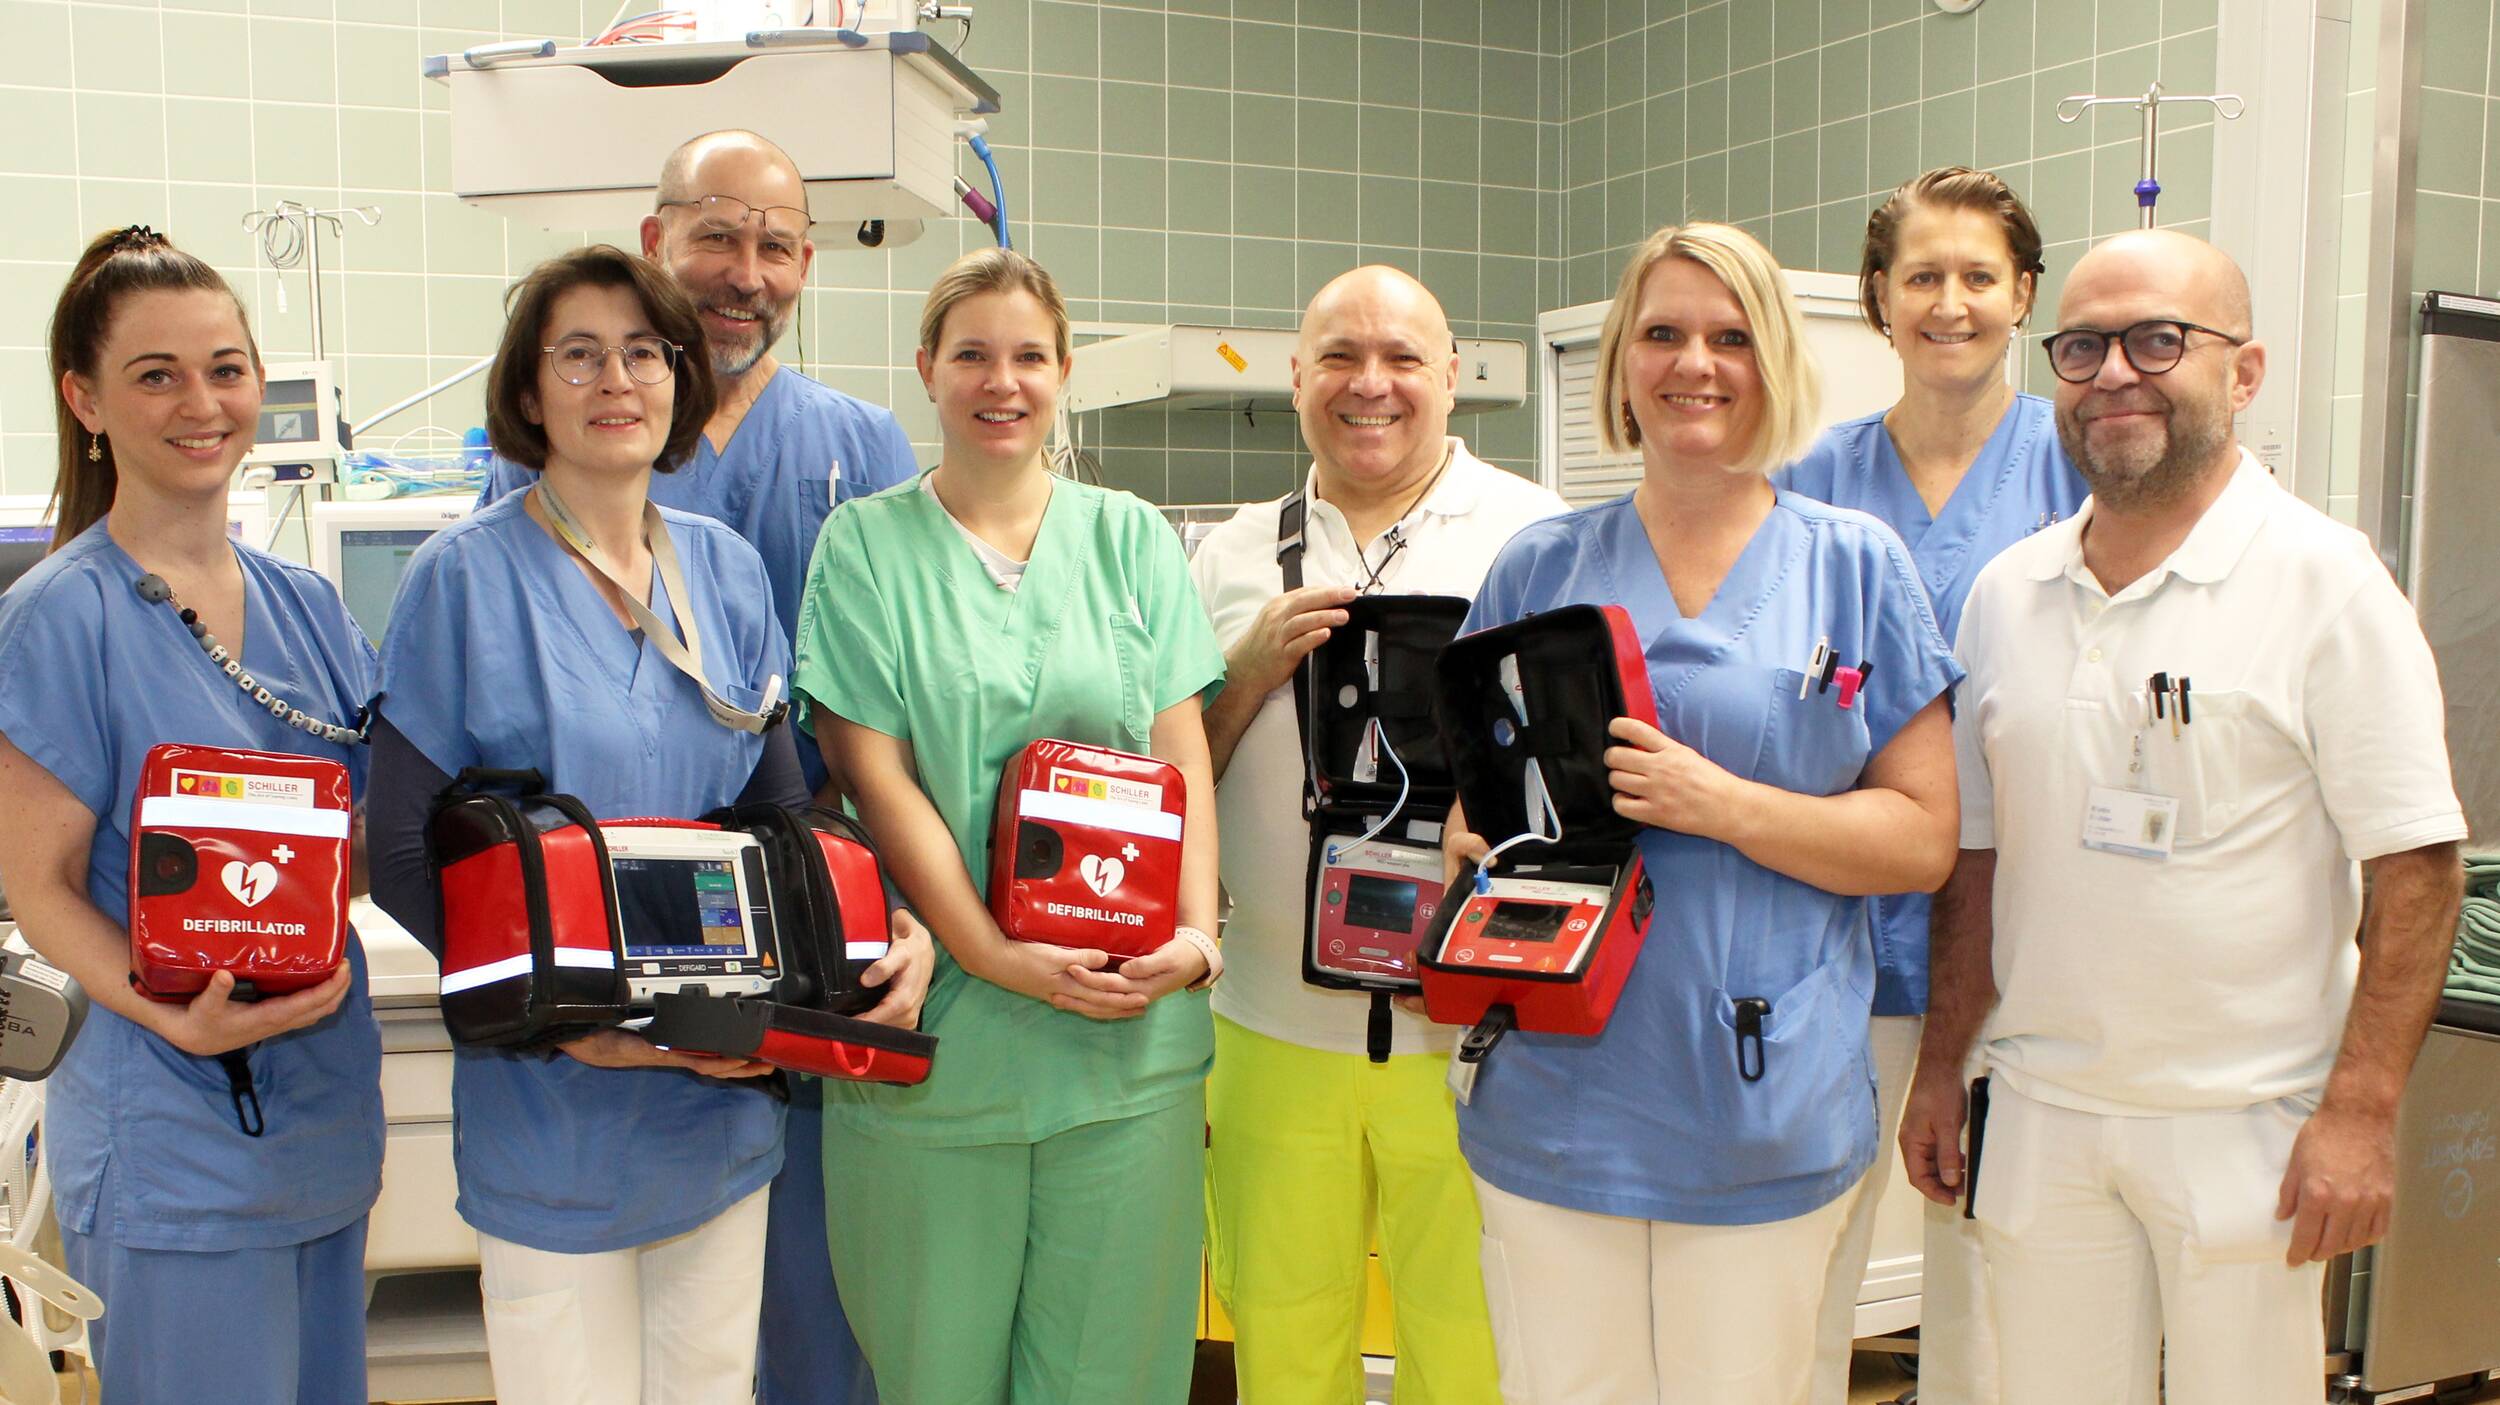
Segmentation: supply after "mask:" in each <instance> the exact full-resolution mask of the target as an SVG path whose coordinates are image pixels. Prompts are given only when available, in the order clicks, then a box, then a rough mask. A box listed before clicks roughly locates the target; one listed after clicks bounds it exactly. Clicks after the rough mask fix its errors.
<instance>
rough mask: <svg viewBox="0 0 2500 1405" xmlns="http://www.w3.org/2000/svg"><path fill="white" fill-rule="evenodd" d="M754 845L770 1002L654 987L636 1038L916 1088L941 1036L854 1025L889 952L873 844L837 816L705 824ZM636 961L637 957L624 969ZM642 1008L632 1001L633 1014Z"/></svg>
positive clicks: (762, 808) (764, 816)
mask: <svg viewBox="0 0 2500 1405" xmlns="http://www.w3.org/2000/svg"><path fill="white" fill-rule="evenodd" d="M708 818H709V819H710V820H711V821H712V822H714V823H717V824H719V825H720V826H722V829H723V831H724V832H735V833H739V834H741V835H743V837H745V838H747V839H749V840H751V841H753V843H754V844H755V845H756V850H757V852H759V853H760V854H761V855H762V858H763V867H764V872H765V875H766V883H765V891H766V893H767V894H768V896H769V897H770V899H771V902H770V904H769V907H768V914H769V919H770V920H769V923H768V930H770V931H771V932H772V933H773V934H774V940H773V943H772V946H773V950H774V952H775V953H776V954H777V955H778V958H779V959H778V961H777V963H776V966H775V970H774V979H773V981H772V984H771V986H770V988H769V990H768V991H765V992H762V993H738V992H726V993H724V992H722V991H719V990H717V989H708V988H702V987H696V988H688V987H687V986H684V985H679V986H677V987H675V988H674V989H657V988H655V989H654V990H653V992H652V994H651V996H650V1005H651V1010H652V1016H651V1021H650V1023H649V1024H647V1025H645V1026H644V1027H643V1030H642V1033H643V1036H644V1037H645V1038H647V1039H649V1040H651V1041H652V1042H653V1043H655V1044H664V1045H666V1046H668V1047H669V1048H672V1049H687V1050H700V1051H702V1052H704V1053H709V1054H727V1055H734V1056H737V1057H742V1058H751V1059H761V1060H762V1061H764V1062H765V1063H769V1064H773V1065H775V1066H776V1067H780V1068H786V1069H792V1070H794V1071H797V1072H800V1073H812V1074H815V1075H817V1076H819V1077H822V1078H842V1079H849V1080H851V1081H854V1082H862V1083H899V1084H911V1083H918V1082H920V1081H922V1080H923V1079H925V1078H927V1077H928V1076H929V1067H930V1061H931V1060H932V1059H934V1058H935V1057H936V1055H937V1036H936V1035H933V1034H927V1033H923V1032H922V1031H919V1030H916V1029H896V1028H894V1027H892V1026H890V1025H881V1024H873V1023H871V1022H869V1021H867V1020H864V1019H860V1018H858V1015H859V1014H860V1012H862V1011H864V1010H867V1009H869V1008H870V1007H871V1006H874V1005H875V1004H876V1003H877V1001H878V999H879V998H880V997H881V996H882V995H883V994H884V992H883V991H882V990H881V989H880V988H879V987H876V986H872V985H868V984H866V982H865V981H864V980H863V977H864V976H865V975H866V974H867V971H868V968H869V967H871V966H873V965H875V964H876V963H877V962H879V961H881V960H884V959H885V956H886V954H887V953H888V952H889V951H890V950H891V949H892V946H893V938H892V930H893V929H892V917H891V915H890V908H889V907H888V905H887V901H886V892H885V881H884V878H883V875H882V870H881V867H880V865H879V864H878V861H877V852H876V847H875V845H873V844H871V843H870V842H869V839H868V832H867V831H866V830H864V829H862V828H860V826H859V824H858V822H857V821H855V820H853V819H851V818H850V817H849V816H848V815H844V814H842V813H840V812H838V811H833V810H827V809H822V808H812V809H809V810H808V811H806V812H805V813H800V812H798V811H794V810H789V809H786V808H784V807H782V806H779V805H768V804H749V805H735V806H731V807H729V808H727V809H725V810H719V811H715V812H714V813H713V814H712V815H711V816H709V817H708ZM632 961H633V955H632V951H631V949H630V948H629V949H628V952H627V962H628V964H629V965H630V964H631V963H632ZM639 1003H640V1002H637V1004H638V1005H639Z"/></svg>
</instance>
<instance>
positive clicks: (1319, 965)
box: [1293, 595, 1467, 1059]
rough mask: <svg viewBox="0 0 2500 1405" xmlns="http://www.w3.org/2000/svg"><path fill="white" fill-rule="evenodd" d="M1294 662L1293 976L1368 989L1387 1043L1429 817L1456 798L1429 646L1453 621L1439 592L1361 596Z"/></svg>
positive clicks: (1409, 954) (1378, 1036)
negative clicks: (1298, 788) (1297, 873)
mask: <svg viewBox="0 0 2500 1405" xmlns="http://www.w3.org/2000/svg"><path fill="white" fill-rule="evenodd" d="M1345 608H1346V617H1347V618H1346V622H1345V623H1344V624H1343V625H1341V626H1339V627H1337V628H1336V629H1335V630H1333V631H1331V633H1330V635H1329V638H1328V640H1327V641H1326V642H1325V643H1323V644H1321V645H1320V646H1319V648H1317V649H1315V650H1313V651H1312V652H1311V654H1310V656H1309V657H1308V658H1307V659H1306V660H1305V661H1304V663H1303V666H1302V667H1301V668H1300V669H1299V670H1297V671H1296V673H1295V676H1294V683H1293V686H1294V688H1295V690H1296V692H1295V699H1294V701H1295V711H1296V712H1297V714H1298V715H1299V720H1300V723H1301V727H1302V754H1303V759H1304V766H1305V775H1304V779H1303V809H1304V812H1305V814H1306V815H1307V816H1308V818H1309V821H1310V827H1311V844H1310V860H1309V863H1308V865H1307V868H1306V871H1305V874H1304V882H1303V897H1304V916H1305V920H1304V923H1303V943H1302V978H1303V979H1304V980H1305V981H1307V982H1308V983H1310V984H1312V985H1315V986H1320V987H1323V988H1325V989H1330V990H1368V991H1371V992H1373V993H1374V994H1375V996H1376V997H1377V998H1376V999H1375V1000H1374V1002H1373V1003H1374V1009H1373V1012H1372V1019H1371V1029H1370V1034H1369V1045H1370V1050H1371V1053H1372V1056H1373V1057H1374V1058H1375V1059H1386V1058H1387V1057H1388V1052H1389V1022H1388V1021H1389V1014H1388V996H1389V995H1390V994H1392V993H1397V992H1410V991H1414V990H1416V989H1418V988H1419V984H1420V977H1419V973H1418V971H1417V969H1416V966H1415V946H1416V943H1417V942H1418V941H1419V940H1421V939H1422V937H1423V934H1424V933H1425V932H1426V931H1427V930H1429V929H1430V927H1431V925H1432V920H1433V915H1434V913H1435V912H1436V911H1437V910H1438V908H1439V905H1440V900H1441V891H1442V882H1441V825H1442V821H1443V820H1444V819H1446V818H1447V817H1448V815H1449V810H1450V802H1451V800H1452V799H1453V798H1454V797H1455V796H1456V794H1457V789H1456V782H1455V780H1454V779H1453V777H1452V775H1451V772H1450V763H1449V754H1448V752H1447V751H1446V750H1445V749H1444V748H1443V746H1442V743H1441V734H1440V729H1439V727H1438V726H1437V725H1436V724H1435V722H1434V720H1433V702H1432V699H1433V692H1434V690H1435V687H1436V686H1437V684H1436V679H1437V674H1436V673H1435V671H1434V665H1435V662H1436V660H1437V659H1438V658H1439V657H1440V653H1441V649H1442V647H1443V646H1444V645H1446V644H1448V643H1449V641H1450V640H1451V639H1452V638H1454V637H1456V635H1457V634H1458V629H1459V626H1460V624H1461V623H1463V622H1464V621H1465V620H1466V618H1467V602H1466V601H1464V600H1461V599H1459V598H1457V597H1455V596H1448V595H1365V596H1359V597H1357V598H1356V599H1354V600H1353V601H1351V602H1350V603H1348V604H1347V606H1346V607H1345Z"/></svg>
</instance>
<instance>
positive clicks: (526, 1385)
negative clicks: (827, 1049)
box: [373, 246, 930, 1405]
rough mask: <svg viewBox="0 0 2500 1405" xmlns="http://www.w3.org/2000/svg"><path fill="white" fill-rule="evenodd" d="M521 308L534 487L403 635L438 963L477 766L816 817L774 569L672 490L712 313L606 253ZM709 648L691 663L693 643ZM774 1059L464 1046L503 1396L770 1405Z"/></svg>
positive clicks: (511, 422)
mask: <svg viewBox="0 0 2500 1405" xmlns="http://www.w3.org/2000/svg"><path fill="white" fill-rule="evenodd" d="M508 301H509V306H510V309H511V312H510V320H509V324H508V325H507V327H506V328H505V332H504V338H503V344H502V346H501V347H500V348H499V349H498V350H497V352H496V356H495V363H494V368H493V370H492V371H491V372H490V380H489V382H488V390H487V412H486V414H487V428H488V432H489V435H490V436H491V438H492V439H493V441H494V445H495V449H496V451H497V452H498V453H500V454H502V455H503V456H504V457H506V458H508V459H511V460H513V461H515V462H518V463H522V464H525V465H528V466H530V467H531V468H534V469H536V470H537V472H538V478H537V481H536V482H535V483H534V484H533V485H532V487H531V489H530V490H529V491H527V492H523V493H515V494H513V495H511V496H509V497H506V498H504V499H502V500H500V501H498V502H496V503H494V504H492V505H490V506H488V507H485V508H482V509H480V510H479V511H478V512H477V513H476V514H475V515H474V516H471V517H470V518H468V519H467V520H465V521H463V522H461V523H459V524H458V525H456V526H453V527H450V528H447V529H446V530H444V531H443V532H441V533H439V534H437V535H436V536H435V537H434V538H433V539H432V540H431V541H429V542H428V543H427V544H426V545H425V547H424V548H423V549H421V550H420V551H419V552H418V554H417V557H416V559H415V560H414V561H412V562H410V563H409V567H408V574H407V577H406V579H405V580H404V581H403V582H402V584H401V586H400V593H399V599H398V601H397V603H396V604H395V605H394V606H393V607H392V611H391V625H390V632H389V634H388V636H387V637H386V638H385V640H384V642H383V650H382V686H383V695H384V701H383V704H382V709H381V710H382V718H381V721H380V722H379V723H378V724H377V726H376V737H375V755H374V768H375V769H374V792H375V810H374V819H373V842H374V852H375V866H376V881H375V884H374V894H375V897H376V899H377V900H379V901H380V902H381V903H382V905H383V907H384V908H385V909H386V910H388V911H389V912H390V913H391V914H392V915H393V916H395V917H397V918H398V919H399V920H400V921H401V922H402V923H404V924H406V926H407V927H408V929H409V930H410V931H411V932H413V933H415V934H416V935H417V937H418V939H419V940H421V941H424V942H426V943H427V944H428V945H429V946H431V947H433V948H434V949H435V950H437V951H439V950H440V949H441V934H440V933H439V932H436V931H435V930H434V921H435V903H434V897H433V891H432V885H431V880H430V879H429V877H428V875H427V870H426V865H425V858H424V827H425V817H426V808H427V802H428V800H429V799H430V797H432V796H433V795H434V794H435V793H437V792H438V791H439V790H440V789H441V788H442V787H443V786H444V785H445V784H446V782H447V778H449V777H451V776H454V775H457V774H458V773H459V772H460V771H461V770H463V769H464V768H467V767H472V766H478V767H491V768H498V769H514V770H518V769H529V770H535V771H537V772H538V773H539V774H540V775H542V776H543V777H544V778H545V781H546V784H547V786H548V788H549V789H550V790H553V791H557V792H561V793H564V794H568V795H572V796H574V797H576V798H578V799H580V800H581V801H582V802H583V803H584V804H585V805H587V806H588V807H589V808H590V810H591V811H592V813H594V814H596V815H598V816H600V817H602V818H613V817H622V816H630V815H660V816H674V817H683V818H693V817H696V816H700V815H702V814H704V813H705V812H707V811H710V810H712V809H715V808H717V807H720V806H723V805H727V804H730V803H732V802H733V801H771V802H774V803H778V804H784V805H790V806H794V807H795V806H804V805H805V804H806V803H807V800H808V795H807V788H806V785H805V783H804V782H803V781H802V779H801V778H800V773H799V766H798V755H797V752H796V751H795V749H794V748H793V746H792V743H791V738H790V732H789V729H788V728H787V727H786V726H784V725H782V724H781V723H780V722H779V720H778V716H777V714H776V712H775V711H774V710H773V709H772V698H773V695H774V694H775V693H777V692H779V691H780V690H782V689H783V687H784V686H785V684H784V681H783V680H785V679H786V678H787V676H788V674H789V672H790V649H789V645H788V643H787V641H786V640H785V639H784V637H783V635H782V633H781V629H780V626H779V624H778V623H777V622H776V620H775V618H774V616H773V612H772V593H771V590H770V588H769V586H768V585H767V583H766V581H765V576H764V566H763V562H762V560H761V558H760V557H758V556H757V554H756V552H755V549H754V548H753V547H752V546H749V545H748V544H747V543H746V542H745V541H744V540H743V539H741V538H740V537H739V536H738V535H737V533H736V532H734V531H733V530H731V529H730V528H728V527H726V526H723V525H722V524H720V523H718V522H715V521H713V520H711V519H710V518H706V517H698V516H694V515H692V514H688V513H680V512H675V511H670V510H667V509H663V508H659V507H656V506H654V505H653V504H652V503H651V501H650V483H651V475H652V474H653V473H654V472H662V471H666V470H668V469H670V468H672V467H674V466H675V465H677V464H680V463H682V462H684V461H685V459H686V456H687V454H688V453H689V452H690V450H691V448H692V446H693V443H694V439H695V436H696V435H698V434H699V433H701V432H702V428H703V423H704V420H705V419H706V418H707V417H708V416H709V414H710V413H711V410H712V406H713V400H714V396H715V386H714V381H713V377H712V371H711V367H710V365H709V362H708V360H707V358H706V357H705V355H704V348H703V333H702V328H701V326H700V324H699V323H698V322H697V320H696V313H695V308H694V305H693V303H692V302H691V301H690V300H689V299H688V297H687V296H686V294H685V293H684V292H683V291H682V290H680V289H679V288H678V286H677V285H676V283H675V282H673V281H672V280H671V279H670V278H669V277H668V275H667V274H666V273H665V272H663V271H662V270H661V269H660V268H659V267H658V266H657V265H654V264H651V263H649V262H647V261H645V260H643V259H639V258H636V257H633V256H631V255H628V254H625V253H623V252H621V251H619V250H616V249H613V248H608V247H605V246H596V247H592V248H586V249H580V250H576V251H574V252H572V253H569V254H565V255H562V256H559V257H557V258H554V259H550V260H548V261H547V262H546V263H543V264H541V265H539V266H538V268H537V269H535V270H533V271H532V272H531V273H530V275H529V276H528V277H527V278H525V279H523V280H522V281H521V283H520V284H519V285H518V286H516V287H515V288H514V289H513V291H512V294H511V296H510V298H509V300H508ZM672 637H673V640H672ZM692 638H699V640H700V645H699V654H698V655H697V656H694V657H691V658H689V657H688V656H687V654H686V653H685V652H684V651H681V650H679V649H677V648H676V647H675V643H678V642H682V641H684V640H686V639H692ZM895 936H896V938H897V941H896V945H895V948H894V954H893V955H892V956H890V957H889V958H888V959H887V960H886V961H884V962H882V963H880V966H879V967H878V968H877V969H875V970H873V971H872V972H871V973H870V980H871V982H872V983H874V982H880V981H884V982H888V983H889V984H890V989H889V991H888V994H887V997H886V999H885V1000H884V1001H883V1002H882V1003H881V1004H880V1005H879V1006H878V1007H877V1008H876V1010H875V1011H873V1012H872V1013H871V1016H870V1017H871V1018H874V1019H879V1020H882V1021H886V1022H889V1023H895V1024H910V1023H913V1022H915V1021H916V1020H917V1018H918V1010H919V999H920V994H921V991H922V990H923V989H924V988H925V985H926V982H927V976H928V968H929V962H930V944H929V942H928V941H927V939H926V936H925V934H923V933H921V932H920V931H919V929H918V928H917V927H916V926H915V925H913V924H912V923H911V922H910V921H909V919H908V918H905V917H902V916H900V915H899V914H898V916H897V918H896V920H895ZM770 1072H771V1070H770V1069H769V1068H768V1067H767V1066H766V1065H763V1064H760V1063H754V1062H749V1061H746V1060H742V1059H735V1058H715V1057H711V1056H708V1055H699V1054H686V1053H679V1052H675V1051H672V1050H668V1049H663V1048H660V1047H658V1046H656V1045H654V1044H652V1043H650V1042H649V1041H648V1040H645V1039H644V1038H642V1037H641V1036H640V1035H637V1034H632V1033H627V1032H624V1031H620V1030H603V1031H600V1032H598V1033H595V1034H590V1035H586V1036H583V1037H581V1038H579V1039H575V1040H572V1041H571V1042H569V1043H565V1044H562V1045H560V1046H558V1047H557V1048H556V1049H554V1050H552V1051H545V1052H515V1051H512V1050H506V1049H461V1050H459V1051H458V1054H457V1060H456V1063H455V1065H454V1070H453V1077H452V1115H453V1119H454V1127H455V1135H456V1138H457V1140H456V1144H455V1152H454V1158H455V1166H456V1168H457V1170H458V1173H459V1178H460V1195H459V1209H460V1213H461V1216H462V1218H464V1219H466V1220H467V1221H468V1222H469V1223H470V1224H471V1225H472V1226H474V1227H475V1228H476V1229H477V1232H478V1260H479V1278H480V1287H481V1288H482V1289H483V1291H484V1296H485V1303H486V1333H487V1351H488V1355H489V1357H490V1359H491V1361H492V1364H493V1369H494V1376H495V1391H496V1396H497V1398H498V1399H499V1400H501V1401H502V1402H503V1405H617V1402H632V1401H642V1402H646V1405H746V1402H748V1401H749V1400H750V1399H751V1396H752V1390H753V1378H754V1370H755V1342H756V1321H757V1314H758V1310H759V1305H760V1302H761V1295H762V1291H763V1249H764V1226H765V1207H766V1189H765V1188H766V1183H767V1182H769V1181H770V1180H771V1179H772V1177H773V1173H774V1172H775V1171H776V1170H777V1169H779V1167H780V1164H781V1138H782V1120H783V1116H782V1102H781V1100H780V1099H779V1098H778V1097H776V1096H775V1095H774V1094H775V1091H776V1090H775V1088H773V1087H772V1086H771V1085H770V1084H769V1083H768V1082H767V1081H765V1079H764V1078H763V1076H764V1075H767V1074H769V1073H770Z"/></svg>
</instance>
